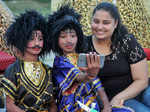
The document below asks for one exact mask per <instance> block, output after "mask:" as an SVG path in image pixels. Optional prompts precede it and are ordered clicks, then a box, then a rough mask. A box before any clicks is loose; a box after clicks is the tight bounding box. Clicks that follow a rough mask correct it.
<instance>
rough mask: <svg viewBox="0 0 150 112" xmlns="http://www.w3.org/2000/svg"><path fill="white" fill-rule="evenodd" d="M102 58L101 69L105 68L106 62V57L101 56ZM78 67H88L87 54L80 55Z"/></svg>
mask: <svg viewBox="0 0 150 112" xmlns="http://www.w3.org/2000/svg"><path fill="white" fill-rule="evenodd" d="M99 56H100V68H103V66H104V61H105V56H104V55H99ZM77 66H78V67H87V58H86V54H85V53H80V54H79V57H78V61H77Z"/></svg>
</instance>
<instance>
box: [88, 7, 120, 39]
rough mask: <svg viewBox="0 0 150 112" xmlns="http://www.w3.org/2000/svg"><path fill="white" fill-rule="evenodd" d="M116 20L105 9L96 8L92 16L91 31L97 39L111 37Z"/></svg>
mask: <svg viewBox="0 0 150 112" xmlns="http://www.w3.org/2000/svg"><path fill="white" fill-rule="evenodd" d="M117 24H118V22H117V21H115V19H114V18H112V16H111V15H110V13H109V12H107V11H105V10H102V9H100V10H97V11H96V12H95V14H94V15H93V17H92V21H91V28H92V33H93V35H94V36H95V37H96V38H97V39H101V40H106V39H111V36H112V34H113V32H114V30H115V28H116V27H117Z"/></svg>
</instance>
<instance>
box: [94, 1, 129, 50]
mask: <svg viewBox="0 0 150 112" xmlns="http://www.w3.org/2000/svg"><path fill="white" fill-rule="evenodd" d="M99 10H104V11H107V12H109V14H110V15H111V16H112V18H114V20H115V21H116V22H117V21H118V25H117V27H116V28H115V30H114V32H113V35H112V37H111V41H112V45H111V49H112V50H113V51H114V49H115V47H116V46H117V44H118V42H119V41H120V40H122V38H124V37H125V35H126V34H128V30H127V28H126V27H125V26H124V25H123V24H122V21H121V18H120V13H119V11H118V8H117V7H116V6H115V5H114V4H112V3H109V2H102V3H100V4H98V5H97V6H96V8H95V9H94V10H93V14H92V16H94V14H95V13H96V11H99ZM120 42H121V41H120Z"/></svg>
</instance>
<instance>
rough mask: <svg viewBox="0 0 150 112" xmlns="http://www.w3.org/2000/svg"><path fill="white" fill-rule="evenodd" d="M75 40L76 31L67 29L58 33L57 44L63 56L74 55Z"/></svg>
mask: <svg viewBox="0 0 150 112" xmlns="http://www.w3.org/2000/svg"><path fill="white" fill-rule="evenodd" d="M77 40H78V38H77V35H76V31H75V30H73V29H67V30H65V31H61V32H60V35H59V38H58V44H59V47H60V48H61V49H62V50H63V53H64V54H68V53H75V48H76V44H77Z"/></svg>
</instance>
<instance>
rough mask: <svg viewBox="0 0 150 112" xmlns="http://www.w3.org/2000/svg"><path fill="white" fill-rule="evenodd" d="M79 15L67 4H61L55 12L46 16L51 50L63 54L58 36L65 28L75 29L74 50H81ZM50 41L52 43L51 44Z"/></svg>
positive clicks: (78, 51) (81, 39) (81, 35)
mask: <svg viewBox="0 0 150 112" xmlns="http://www.w3.org/2000/svg"><path fill="white" fill-rule="evenodd" d="M80 18H81V15H80V14H78V13H77V12H76V11H75V10H74V9H73V8H72V7H70V5H69V4H65V5H62V6H61V7H60V8H58V10H57V11H56V12H54V13H53V14H51V15H49V17H48V33H49V38H50V39H49V46H51V45H52V50H53V51H54V52H55V53H58V54H59V55H63V51H62V49H61V48H60V47H59V45H58V38H59V35H60V32H61V31H64V30H66V29H74V30H75V31H76V34H77V37H78V41H77V45H76V49H75V50H76V52H77V53H80V52H82V50H83V49H82V45H83V31H82V27H81V24H80ZM51 42H52V44H51Z"/></svg>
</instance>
